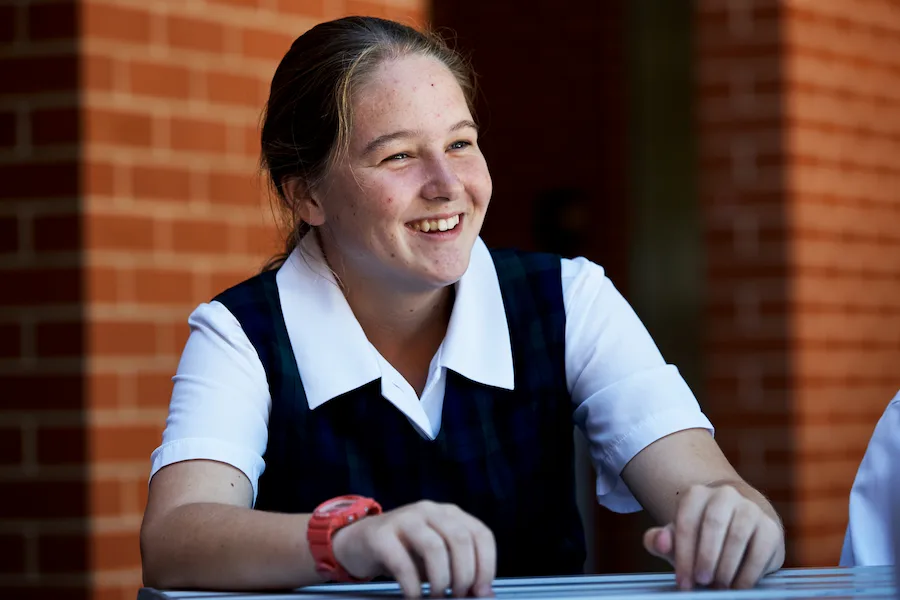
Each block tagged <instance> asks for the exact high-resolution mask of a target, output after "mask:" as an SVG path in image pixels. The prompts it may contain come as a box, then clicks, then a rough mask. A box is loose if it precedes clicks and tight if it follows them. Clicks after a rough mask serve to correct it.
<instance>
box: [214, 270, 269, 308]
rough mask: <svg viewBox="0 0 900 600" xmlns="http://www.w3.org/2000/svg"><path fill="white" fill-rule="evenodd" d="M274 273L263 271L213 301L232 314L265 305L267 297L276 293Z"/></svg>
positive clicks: (227, 290)
mask: <svg viewBox="0 0 900 600" xmlns="http://www.w3.org/2000/svg"><path fill="white" fill-rule="evenodd" d="M276 273H277V271H263V272H262V273H259V274H257V275H254V276H253V277H250V278H248V279H245V280H244V281H241V282H240V283H237V284H235V285H233V286H231V287H230V288H228V289H226V290H224V291H222V292H220V293H219V294H217V295H216V296H215V297H214V298H213V301H214V302H219V303H221V304H223V305H225V306H227V307H228V308H229V310H231V311H232V312H234V311H238V310H240V309H241V308H244V307H247V306H248V305H257V304H260V303H263V304H266V303H268V301H267V296H268V295H269V294H271V293H277V286H276V285H275V276H276Z"/></svg>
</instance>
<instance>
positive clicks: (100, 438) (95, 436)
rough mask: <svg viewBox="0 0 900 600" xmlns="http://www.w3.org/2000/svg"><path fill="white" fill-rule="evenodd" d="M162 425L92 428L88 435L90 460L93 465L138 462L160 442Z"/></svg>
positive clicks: (146, 456)
mask: <svg viewBox="0 0 900 600" xmlns="http://www.w3.org/2000/svg"><path fill="white" fill-rule="evenodd" d="M163 426H164V423H160V424H159V425H158V426H157V425H153V426H150V425H116V426H112V427H94V428H93V429H92V430H91V433H90V437H89V440H90V459H91V461H92V462H93V463H99V462H102V463H104V464H107V463H113V462H140V461H145V460H148V459H149V457H150V453H151V452H153V450H154V449H155V448H156V447H157V446H159V444H160V442H161V441H162V429H163Z"/></svg>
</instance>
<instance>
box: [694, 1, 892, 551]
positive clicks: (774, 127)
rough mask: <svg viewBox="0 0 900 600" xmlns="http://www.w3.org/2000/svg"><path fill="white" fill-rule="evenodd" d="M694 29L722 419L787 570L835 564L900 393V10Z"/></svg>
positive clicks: (838, 10)
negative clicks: (881, 428) (774, 504)
mask: <svg viewBox="0 0 900 600" xmlns="http://www.w3.org/2000/svg"><path fill="white" fill-rule="evenodd" d="M696 24H697V73H698V93H699V96H698V127H699V135H700V141H701V161H700V166H701V190H702V199H703V202H704V212H705V217H706V221H707V227H706V228H707V241H708V256H709V258H708V267H707V274H708V291H709V317H710V318H709V324H710V328H709V334H710V335H709V346H708V348H709V355H708V361H707V369H708V374H709V376H708V383H709V385H708V392H709V398H710V403H711V406H712V410H711V412H713V413H714V414H713V416H714V417H715V418H716V421H717V425H718V426H719V431H720V435H719V439H720V442H721V443H723V445H724V446H725V447H726V450H727V451H728V453H729V455H730V456H731V457H732V459H733V460H734V461H735V462H736V463H737V464H738V466H739V468H740V469H741V471H742V472H743V473H744V474H745V475H746V476H747V477H748V478H750V479H751V481H753V482H754V483H756V484H758V485H760V486H761V487H762V488H764V489H765V490H766V491H767V492H768V493H769V494H770V495H771V496H772V497H773V498H774V499H776V500H777V501H778V503H779V506H780V508H781V509H782V511H783V513H784V514H785V517H786V524H787V526H788V531H789V538H788V542H789V558H788V561H789V563H791V564H793V565H812V564H816V565H818V564H835V563H836V561H837V559H838V556H839V553H840V546H841V541H842V537H843V532H844V528H845V526H846V515H847V500H848V497H847V494H848V492H849V489H850V485H851V484H852V481H853V477H854V475H855V472H856V469H857V467H858V465H859V460H860V458H861V457H862V454H863V452H864V450H865V446H866V444H867V442H868V439H869V436H870V434H871V431H872V429H873V427H874V424H875V422H876V420H877V418H878V417H879V416H880V414H881V412H882V410H883V409H884V407H885V406H886V404H887V402H888V401H889V400H890V398H891V397H892V396H893V394H894V393H895V392H896V391H897V390H898V389H900V236H898V234H897V231H898V230H900V191H898V190H900V153H898V152H897V150H898V139H900V137H898V133H900V120H898V118H897V116H896V115H897V109H898V106H900V104H898V102H900V71H898V69H897V67H898V66H900V58H898V57H900V54H898V49H900V48H898V42H897V40H898V39H900V37H898V35H900V10H898V6H897V4H896V3H892V2H877V1H874V0H867V1H865V2H850V1H844V0H842V1H838V2H814V1H812V0H805V1H799V0H798V1H793V2H774V1H771V0H768V1H766V0H747V1H741V2H736V1H731V2H726V1H723V0H701V1H700V2H699V3H698V4H697V22H696Z"/></svg>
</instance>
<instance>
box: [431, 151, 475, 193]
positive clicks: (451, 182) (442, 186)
mask: <svg viewBox="0 0 900 600" xmlns="http://www.w3.org/2000/svg"><path fill="white" fill-rule="evenodd" d="M425 165H426V167H425V168H426V179H425V185H423V186H422V196H423V197H424V198H426V199H427V200H438V201H443V202H447V201H451V200H455V199H457V198H459V197H460V196H462V194H463V193H464V190H465V186H464V185H463V182H462V180H460V178H459V176H458V175H457V173H456V170H455V169H454V168H453V164H451V161H450V159H449V158H448V157H447V156H444V155H439V156H435V157H432V158H429V159H428V160H427V161H426V162H425Z"/></svg>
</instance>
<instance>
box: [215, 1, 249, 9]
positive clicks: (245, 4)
mask: <svg viewBox="0 0 900 600" xmlns="http://www.w3.org/2000/svg"><path fill="white" fill-rule="evenodd" d="M207 1H208V2H209V3H210V4H223V5H227V6H239V7H242V8H258V7H259V5H260V0H207Z"/></svg>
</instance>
